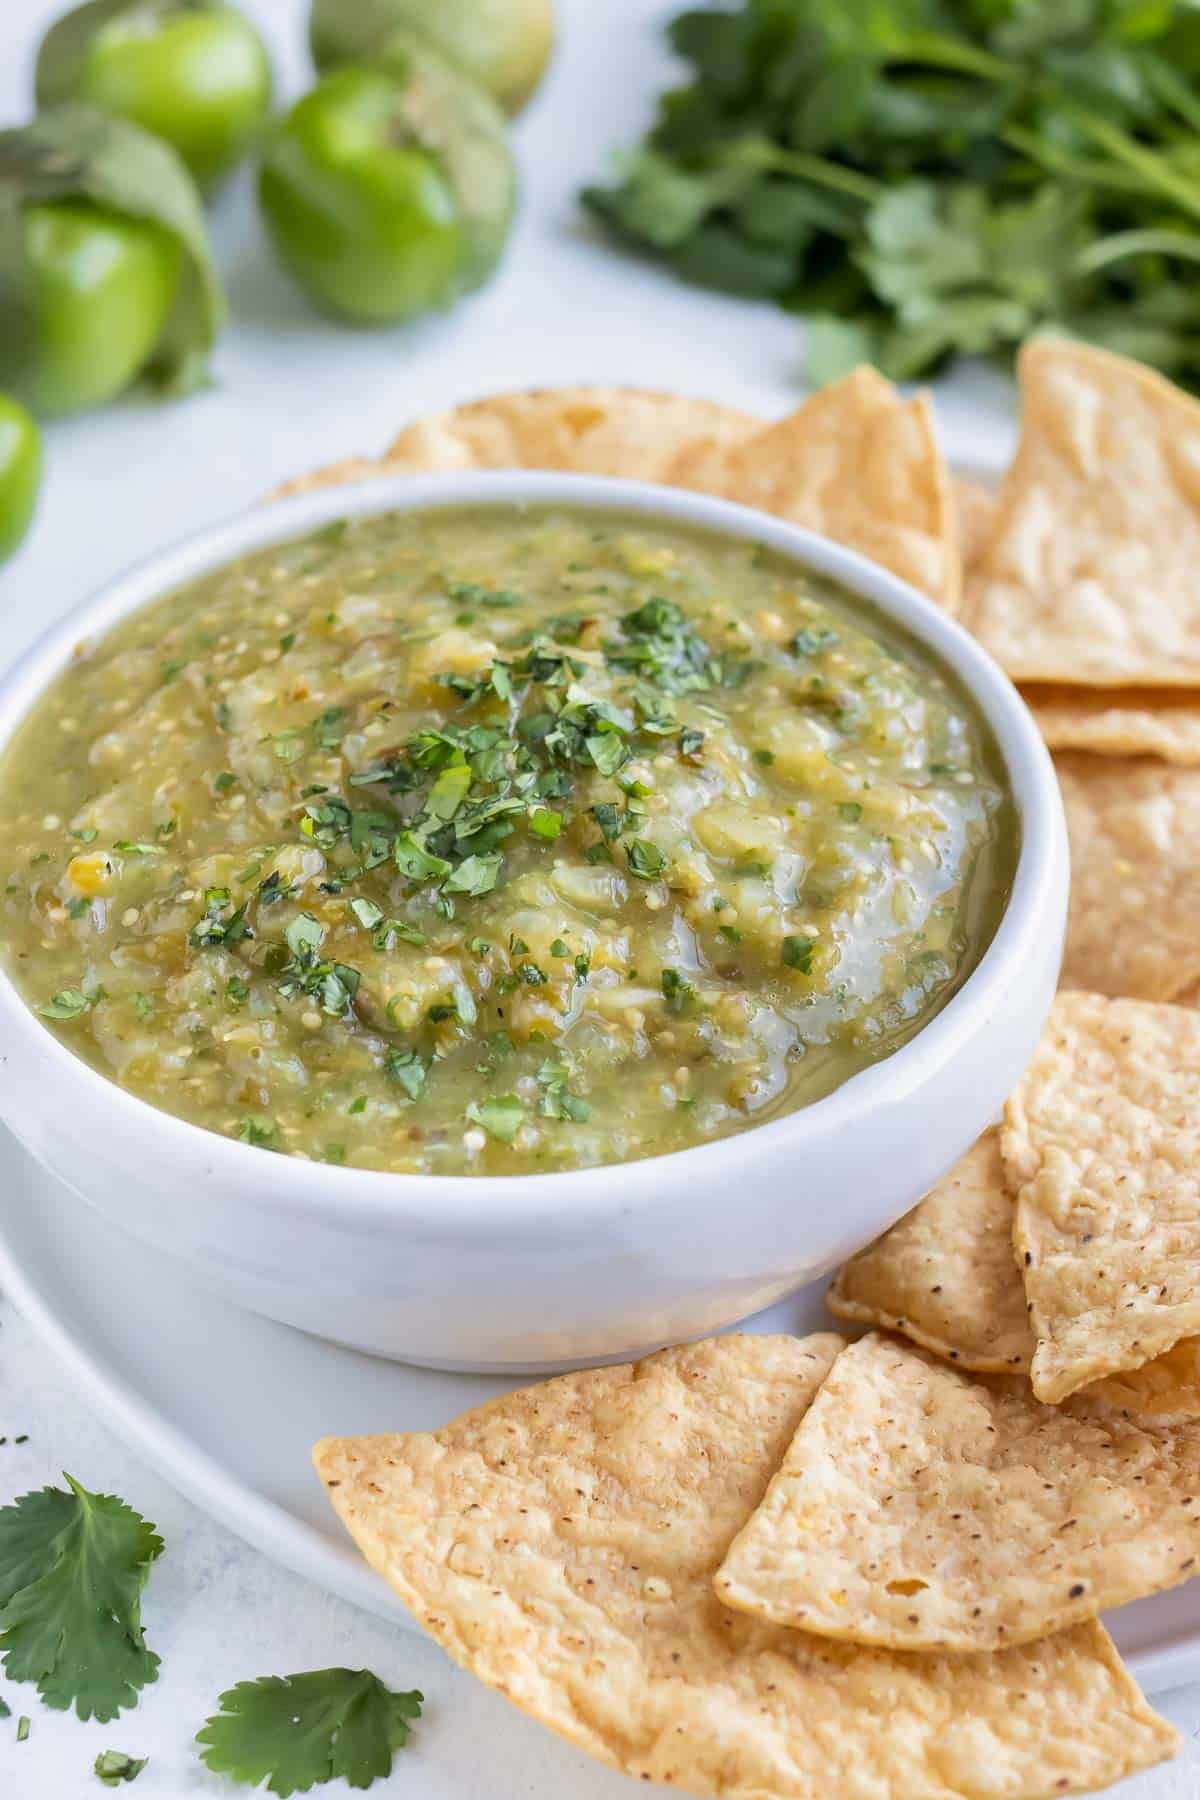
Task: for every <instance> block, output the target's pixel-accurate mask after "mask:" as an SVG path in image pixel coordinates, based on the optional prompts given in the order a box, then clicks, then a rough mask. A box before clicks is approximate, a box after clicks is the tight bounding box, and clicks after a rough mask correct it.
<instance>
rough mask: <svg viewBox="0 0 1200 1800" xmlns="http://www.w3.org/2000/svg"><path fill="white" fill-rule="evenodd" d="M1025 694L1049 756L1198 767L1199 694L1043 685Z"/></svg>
mask: <svg viewBox="0 0 1200 1800" xmlns="http://www.w3.org/2000/svg"><path fill="white" fill-rule="evenodd" d="M1023 694H1024V699H1025V704H1026V705H1027V706H1028V708H1029V710H1030V712H1031V713H1032V714H1033V716H1034V718H1035V719H1036V720H1037V724H1038V729H1039V731H1040V732H1041V734H1042V736H1043V737H1044V738H1045V740H1046V742H1047V743H1048V744H1049V746H1050V748H1051V749H1052V750H1090V751H1092V752H1093V753H1095V754H1096V755H1099V756H1160V757H1162V759H1163V761H1164V762H1171V763H1180V764H1182V765H1184V766H1187V765H1194V764H1197V763H1200V693H1190V692H1189V693H1178V694H1176V693H1172V692H1171V690H1170V689H1163V688H1080V687H1061V686H1060V687H1055V686H1053V685H1046V686H1043V687H1027V688H1025V689H1024V690H1023Z"/></svg>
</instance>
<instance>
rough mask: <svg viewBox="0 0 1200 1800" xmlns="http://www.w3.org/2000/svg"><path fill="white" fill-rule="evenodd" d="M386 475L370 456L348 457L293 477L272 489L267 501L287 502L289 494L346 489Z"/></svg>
mask: <svg viewBox="0 0 1200 1800" xmlns="http://www.w3.org/2000/svg"><path fill="white" fill-rule="evenodd" d="M386 473H387V471H386V470H385V469H384V468H382V467H381V465H380V464H379V463H377V462H375V461H373V460H372V458H371V457H369V456H347V457H344V458H343V460H342V461H341V462H335V463H328V464H326V466H325V467H324V468H323V469H312V470H310V471H309V473H308V474H307V475H293V477H292V479H291V480H290V481H284V482H281V483H280V485H279V486H278V487H277V488H272V489H271V492H270V493H269V494H268V495H267V496H266V500H267V501H268V502H270V501H272V500H286V499H287V497H288V495H289V494H309V493H311V492H312V491H313V489H314V488H323V487H344V486H345V485H346V483H347V482H350V481H370V480H372V479H373V478H374V477H375V476H378V475H384V474H386Z"/></svg>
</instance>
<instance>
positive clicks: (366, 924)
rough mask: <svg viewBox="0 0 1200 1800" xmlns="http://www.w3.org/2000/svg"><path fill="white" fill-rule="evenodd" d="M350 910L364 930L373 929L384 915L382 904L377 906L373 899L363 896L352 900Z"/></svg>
mask: <svg viewBox="0 0 1200 1800" xmlns="http://www.w3.org/2000/svg"><path fill="white" fill-rule="evenodd" d="M350 911H351V912H352V913H353V914H354V916H355V918H356V919H357V920H358V922H359V924H360V925H361V926H362V927H363V930H364V931H373V930H374V929H375V927H376V925H378V923H379V921H380V919H382V917H383V908H382V907H381V906H376V904H375V902H374V901H373V900H367V899H365V898H363V897H361V896H360V897H359V898H358V899H355V900H352V901H351V902H350Z"/></svg>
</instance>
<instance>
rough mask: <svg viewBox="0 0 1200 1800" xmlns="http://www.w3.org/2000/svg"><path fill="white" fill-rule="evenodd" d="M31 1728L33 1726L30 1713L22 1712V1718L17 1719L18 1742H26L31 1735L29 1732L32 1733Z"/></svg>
mask: <svg viewBox="0 0 1200 1800" xmlns="http://www.w3.org/2000/svg"><path fill="white" fill-rule="evenodd" d="M31 1729H32V1726H31V1721H30V1718H29V1714H28V1713H22V1714H21V1716H20V1718H19V1719H18V1720H17V1742H18V1744H23V1743H25V1742H26V1740H27V1739H28V1737H29V1733H30V1730H31Z"/></svg>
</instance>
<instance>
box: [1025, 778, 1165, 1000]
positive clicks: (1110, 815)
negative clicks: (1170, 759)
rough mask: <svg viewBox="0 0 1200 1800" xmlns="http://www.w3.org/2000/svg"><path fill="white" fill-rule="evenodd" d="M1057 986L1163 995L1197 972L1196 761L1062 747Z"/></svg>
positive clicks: (1149, 997) (1144, 997) (1159, 997)
mask: <svg viewBox="0 0 1200 1800" xmlns="http://www.w3.org/2000/svg"><path fill="white" fill-rule="evenodd" d="M1054 761H1055V766H1056V767H1057V769H1058V779H1059V783H1060V785H1061V787H1062V794H1063V801H1064V803H1065V805H1066V809H1067V830H1068V832H1069V834H1070V839H1071V911H1070V918H1069V921H1068V925H1067V948H1066V957H1065V960H1064V963H1063V972H1062V981H1063V985H1064V987H1077V988H1090V989H1091V990H1092V991H1093V992H1095V993H1100V994H1113V995H1118V994H1125V995H1130V996H1132V997H1134V998H1137V999H1142V1000H1173V999H1174V998H1175V996H1176V995H1177V994H1180V993H1182V992H1183V991H1184V990H1185V989H1186V988H1189V987H1192V986H1194V985H1195V984H1196V982H1197V981H1200V769H1177V768H1168V767H1167V766H1165V765H1164V764H1163V763H1161V762H1153V761H1149V760H1146V759H1139V760H1135V759H1133V758H1129V759H1125V758H1121V757H1108V756H1088V755H1084V754H1082V753H1081V754H1072V753H1069V754H1064V755H1059V756H1056V757H1055V759H1054Z"/></svg>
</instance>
